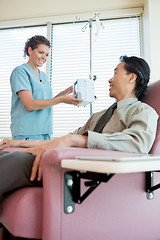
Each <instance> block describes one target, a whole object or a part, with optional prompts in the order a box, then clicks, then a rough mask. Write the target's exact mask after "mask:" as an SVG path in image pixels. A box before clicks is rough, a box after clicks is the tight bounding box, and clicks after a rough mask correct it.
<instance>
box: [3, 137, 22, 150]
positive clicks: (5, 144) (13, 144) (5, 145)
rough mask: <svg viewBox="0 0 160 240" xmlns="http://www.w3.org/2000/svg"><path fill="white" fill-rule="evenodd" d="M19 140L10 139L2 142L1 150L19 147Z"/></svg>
mask: <svg viewBox="0 0 160 240" xmlns="http://www.w3.org/2000/svg"><path fill="white" fill-rule="evenodd" d="M18 144H19V140H10V139H3V140H2V141H1V142H0V150H3V149H4V148H8V147H18Z"/></svg>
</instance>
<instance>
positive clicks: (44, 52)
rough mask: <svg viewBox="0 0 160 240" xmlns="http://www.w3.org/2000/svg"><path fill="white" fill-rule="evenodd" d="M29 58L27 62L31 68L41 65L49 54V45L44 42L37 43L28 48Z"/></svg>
mask: <svg viewBox="0 0 160 240" xmlns="http://www.w3.org/2000/svg"><path fill="white" fill-rule="evenodd" d="M28 53H29V60H28V64H29V65H30V66H32V67H33V68H38V67H42V66H43V64H44V63H45V62H46V60H47V57H48V55H49V47H48V46H47V45H45V44H39V45H38V47H37V48H35V49H33V50H32V48H31V47H29V48H28Z"/></svg>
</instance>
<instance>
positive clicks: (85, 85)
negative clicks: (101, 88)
mask: <svg viewBox="0 0 160 240" xmlns="http://www.w3.org/2000/svg"><path fill="white" fill-rule="evenodd" d="M73 94H74V95H77V96H76V98H77V99H82V100H83V102H82V103H80V104H79V105H78V106H84V107H85V106H86V105H87V104H89V103H92V102H94V101H95V96H94V81H93V80H90V79H77V81H76V82H75V83H74V86H73Z"/></svg>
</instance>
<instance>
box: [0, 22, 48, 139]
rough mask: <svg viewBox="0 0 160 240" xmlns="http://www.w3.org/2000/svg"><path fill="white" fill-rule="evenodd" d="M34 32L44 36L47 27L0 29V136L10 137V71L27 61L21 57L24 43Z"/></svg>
mask: <svg viewBox="0 0 160 240" xmlns="http://www.w3.org/2000/svg"><path fill="white" fill-rule="evenodd" d="M35 34H42V35H44V36H46V35H47V27H46V26H40V27H28V28H12V29H4V30H0V53H1V54H0V138H4V137H11V133H10V108H11V90H10V80H9V79H10V75H11V72H12V70H13V69H14V68H15V67H17V66H18V65H21V64H23V63H24V62H27V58H24V57H23V56H24V52H23V50H24V44H25V42H26V40H27V39H28V38H29V37H31V36H33V35H35ZM44 70H45V66H44Z"/></svg>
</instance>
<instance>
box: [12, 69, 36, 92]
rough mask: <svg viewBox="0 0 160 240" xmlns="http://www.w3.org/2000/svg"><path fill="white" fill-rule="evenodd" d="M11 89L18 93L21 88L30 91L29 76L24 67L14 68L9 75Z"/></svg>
mask: <svg viewBox="0 0 160 240" xmlns="http://www.w3.org/2000/svg"><path fill="white" fill-rule="evenodd" d="M10 83H11V88H12V91H13V92H15V93H18V92H19V91H21V90H28V91H32V88H31V83H30V80H29V76H28V74H27V73H26V71H25V70H24V69H22V68H21V69H19V68H18V67H17V68H15V69H14V71H13V72H12V74H11V77H10Z"/></svg>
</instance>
